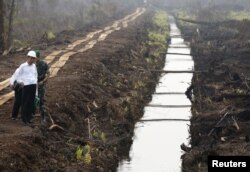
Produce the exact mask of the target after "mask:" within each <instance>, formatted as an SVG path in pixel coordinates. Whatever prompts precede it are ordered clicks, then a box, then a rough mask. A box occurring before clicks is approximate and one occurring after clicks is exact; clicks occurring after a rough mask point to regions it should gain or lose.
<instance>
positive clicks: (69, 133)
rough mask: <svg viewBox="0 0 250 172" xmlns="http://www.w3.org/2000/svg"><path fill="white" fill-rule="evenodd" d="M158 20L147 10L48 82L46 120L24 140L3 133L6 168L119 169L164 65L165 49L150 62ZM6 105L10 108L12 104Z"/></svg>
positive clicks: (7, 110) (0, 167) (25, 133)
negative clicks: (149, 39)
mask: <svg viewBox="0 0 250 172" xmlns="http://www.w3.org/2000/svg"><path fill="white" fill-rule="evenodd" d="M151 17H152V14H151V13H148V14H146V15H143V17H139V18H138V19H137V20H136V21H134V22H133V23H130V25H129V26H128V27H127V28H126V29H122V30H119V31H116V32H113V33H112V34H111V35H110V36H109V37H108V38H107V39H106V40H105V41H102V42H99V43H97V44H96V45H95V47H94V48H93V49H90V50H88V51H86V52H85V53H78V54H76V55H74V56H72V57H70V58H71V60H70V61H68V62H67V64H66V65H65V66H64V68H63V69H61V70H60V71H59V73H58V76H57V77H55V78H51V79H50V80H49V82H48V85H47V93H46V94H47V97H46V100H47V101H46V109H47V117H46V120H47V122H46V123H45V124H44V125H42V126H41V125H38V126H37V125H35V126H32V127H33V130H32V131H26V130H25V131H23V132H22V133H21V135H20V136H18V137H16V135H14V137H13V136H12V135H11V134H6V133H5V134H6V135H3V136H1V137H2V139H1V146H0V150H1V156H0V159H1V161H0V170H1V171H18V170H20V169H21V171H86V172H87V171H115V170H116V168H117V165H118V161H119V159H121V158H122V157H123V156H126V154H127V153H128V150H129V146H130V144H131V143H132V140H131V138H132V136H133V130H134V124H135V122H136V121H137V120H138V119H139V118H140V117H141V116H142V115H143V107H144V106H145V104H146V103H148V102H149V101H150V99H151V94H152V93H153V92H154V89H155V84H156V82H157V80H158V77H159V74H156V73H152V72H151V70H154V69H160V68H161V67H162V65H163V64H164V56H163V54H162V57H157V58H156V57H152V58H154V60H153V61H151V62H150V63H149V62H148V61H147V60H146V58H145V54H147V56H148V57H150V54H153V52H154V49H152V48H150V50H149V47H148V44H147V31H146V30H144V29H143V28H149V27H151V22H150V21H151V20H150V18H151ZM3 108H4V109H5V113H10V109H11V103H9V104H5V105H4V106H3ZM52 119H53V121H52ZM4 121H8V119H6V118H4ZM17 123H18V122H17ZM53 123H54V125H52V124H53ZM23 128H24V127H23ZM25 128H30V127H29V126H25ZM15 129H16V130H18V129H19V128H18V126H16V128H15ZM3 132H6V131H5V130H4V131H3ZM81 151H83V153H82V154H81V153H79V152H81ZM77 154H78V155H79V154H80V155H79V156H78V157H77ZM124 154H125V155H124Z"/></svg>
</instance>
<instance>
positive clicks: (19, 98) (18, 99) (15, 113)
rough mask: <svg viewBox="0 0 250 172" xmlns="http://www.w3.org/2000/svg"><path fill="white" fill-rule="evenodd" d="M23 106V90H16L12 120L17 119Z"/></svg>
mask: <svg viewBox="0 0 250 172" xmlns="http://www.w3.org/2000/svg"><path fill="white" fill-rule="evenodd" d="M21 104H22V89H19V90H15V100H14V105H13V108H12V118H17V116H18V112H19V109H20V107H21Z"/></svg>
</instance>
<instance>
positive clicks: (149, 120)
mask: <svg viewBox="0 0 250 172" xmlns="http://www.w3.org/2000/svg"><path fill="white" fill-rule="evenodd" d="M139 121H140V122H154V121H190V120H189V119H141V120H139Z"/></svg>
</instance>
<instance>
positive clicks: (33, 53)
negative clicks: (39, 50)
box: [27, 51, 37, 58]
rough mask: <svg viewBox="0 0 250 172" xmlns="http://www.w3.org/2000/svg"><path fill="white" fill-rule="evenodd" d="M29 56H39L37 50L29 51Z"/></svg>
mask: <svg viewBox="0 0 250 172" xmlns="http://www.w3.org/2000/svg"><path fill="white" fill-rule="evenodd" d="M27 56H29V57H35V58H37V56H36V52H35V51H29V52H28V54H27Z"/></svg>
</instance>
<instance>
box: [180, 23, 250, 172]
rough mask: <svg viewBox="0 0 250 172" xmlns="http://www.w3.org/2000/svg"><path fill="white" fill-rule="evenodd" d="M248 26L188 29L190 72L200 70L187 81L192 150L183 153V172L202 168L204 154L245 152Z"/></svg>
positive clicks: (249, 129) (249, 146) (249, 98)
mask: <svg viewBox="0 0 250 172" xmlns="http://www.w3.org/2000/svg"><path fill="white" fill-rule="evenodd" d="M249 25H250V22H249V21H241V22H239V21H229V22H223V23H221V24H217V25H207V26H203V25H198V26H197V25H196V27H199V29H200V32H199V34H197V32H196V28H195V27H193V33H192V39H190V40H189V41H191V48H192V54H193V58H194V61H195V70H198V71H204V72H202V73H196V74H194V77H193V81H192V84H193V88H194V89H193V94H194V96H193V100H192V101H193V105H192V118H191V126H190V134H191V149H190V150H189V149H187V150H188V151H187V152H186V153H185V154H184V155H183V157H182V159H183V172H188V171H199V172H203V171H204V172H205V171H207V157H208V155H250V153H249V152H250V142H249V136H250V118H249V112H250V109H249V102H250V94H249V88H250V87H249V82H250V81H249V77H250V76H249V67H250V59H249V56H250V49H249V47H250V43H249V39H250V36H249V34H250V32H249V30H247V29H246V28H248V27H249ZM180 26H181V25H180ZM184 28H185V27H182V32H183V33H184V34H187V35H190V32H185V29H184ZM194 28H195V29H194ZM188 31H190V30H188Z"/></svg>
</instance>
